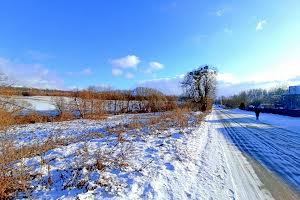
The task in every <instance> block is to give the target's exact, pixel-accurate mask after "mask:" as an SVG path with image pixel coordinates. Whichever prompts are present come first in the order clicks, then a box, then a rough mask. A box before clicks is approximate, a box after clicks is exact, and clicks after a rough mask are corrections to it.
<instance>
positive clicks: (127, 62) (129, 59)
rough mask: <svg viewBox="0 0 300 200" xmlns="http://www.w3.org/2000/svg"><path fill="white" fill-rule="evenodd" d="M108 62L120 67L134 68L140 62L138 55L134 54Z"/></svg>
mask: <svg viewBox="0 0 300 200" xmlns="http://www.w3.org/2000/svg"><path fill="white" fill-rule="evenodd" d="M110 63H111V64H112V65H113V66H114V67H120V68H136V67H137V65H138V64H139V63H140V59H139V57H137V56H135V55H128V56H125V57H122V58H116V59H112V60H111V61H110Z"/></svg>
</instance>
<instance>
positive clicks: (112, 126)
mask: <svg viewBox="0 0 300 200" xmlns="http://www.w3.org/2000/svg"><path fill="white" fill-rule="evenodd" d="M159 115H160V114H155V115H154V114H139V115H119V116H113V117H110V118H108V119H106V120H103V121H91V120H75V121H71V122H60V123H44V124H32V125H26V126H18V127H14V128H13V129H11V130H10V135H13V136H15V137H16V144H18V145H20V146H22V145H25V144H34V143H40V142H42V141H46V140H47V138H49V137H51V136H53V135H55V136H57V137H58V138H60V139H70V138H71V139H74V138H79V140H73V141H74V142H73V143H70V144H67V145H65V146H61V147H59V148H55V149H52V150H49V151H47V152H46V153H44V154H43V155H40V156H37V157H34V158H28V159H24V160H23V162H24V163H25V164H26V165H27V166H28V167H30V168H31V171H32V174H35V178H34V179H33V180H32V182H31V185H32V188H31V197H32V198H33V199H75V198H79V199H251V200H252V199H274V198H275V199H280V198H282V197H280V196H277V194H276V193H274V191H272V188H277V186H278V185H279V186H278V187H279V188H281V189H282V188H283V189H282V192H280V193H282V194H283V195H284V197H286V198H285V199H297V196H295V194H294V193H292V192H291V191H290V190H289V189H287V188H286V187H285V186H282V187H281V185H284V184H283V183H282V182H281V180H280V179H275V181H274V180H272V186H271V187H270V186H269V185H268V187H267V186H266V185H265V184H266V183H268V181H270V180H266V179H269V178H268V177H269V175H268V173H270V174H271V173H274V174H277V175H279V176H280V177H281V178H282V180H284V181H286V183H288V184H290V185H291V186H292V187H294V188H295V189H296V190H297V189H299V171H300V168H299V158H300V156H299V151H300V149H299V147H300V145H299V141H300V140H299V134H298V133H297V132H292V131H289V130H286V129H282V128H278V127H276V128H275V127H274V126H273V125H268V124H266V123H260V122H257V121H256V120H253V117H252V116H249V115H247V114H245V113H239V112H238V111H234V112H232V111H225V110H217V109H215V110H214V111H213V112H212V113H211V114H210V115H208V116H206V118H205V120H204V121H203V122H202V123H195V120H196V119H197V118H196V117H197V115H199V113H194V114H191V115H190V117H189V123H188V125H189V126H188V127H186V128H180V127H178V126H171V125H170V124H168V126H167V127H164V125H163V121H168V118H166V119H164V120H158V121H159V122H157V124H154V123H153V125H151V124H150V125H149V124H147V123H146V122H147V120H149V119H150V118H152V119H153V118H155V117H158V116H159ZM279 117H281V116H279ZM158 119H160V118H158ZM137 121H139V122H140V123H142V124H143V123H145V124H144V125H142V126H141V127H139V126H136V127H135V126H130V123H131V122H137ZM171 123H172V122H171ZM276 125H278V124H276ZM295 127H296V125H295ZM296 128H297V127H296ZM71 141H72V140H71ZM251 159H253V160H255V161H257V162H258V163H261V164H262V166H264V167H265V168H266V169H267V171H266V172H264V173H265V174H264V175H266V176H265V178H264V179H262V177H261V176H260V175H261V174H258V172H257V168H259V167H257V166H258V165H255V166H254V165H253V162H252V161H251ZM99 162H100V163H99ZM49 180H50V181H49ZM275 186H276V187H275ZM22 197H24V194H19V198H22Z"/></svg>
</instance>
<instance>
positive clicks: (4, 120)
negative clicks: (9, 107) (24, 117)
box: [0, 109, 15, 131]
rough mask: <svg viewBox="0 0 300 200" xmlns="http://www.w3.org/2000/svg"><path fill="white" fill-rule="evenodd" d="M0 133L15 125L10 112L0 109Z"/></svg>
mask: <svg viewBox="0 0 300 200" xmlns="http://www.w3.org/2000/svg"><path fill="white" fill-rule="evenodd" d="M0 119H1V120H0V131H5V130H6V129H7V128H8V127H10V126H11V125H13V124H14V123H15V120H14V118H13V116H12V114H11V113H10V112H7V111H5V110H3V109H0Z"/></svg>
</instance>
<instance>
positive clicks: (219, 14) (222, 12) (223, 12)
mask: <svg viewBox="0 0 300 200" xmlns="http://www.w3.org/2000/svg"><path fill="white" fill-rule="evenodd" d="M225 11H226V9H225V8H223V9H219V10H217V11H216V12H215V15H216V16H218V17H222V16H223V15H224V14H225Z"/></svg>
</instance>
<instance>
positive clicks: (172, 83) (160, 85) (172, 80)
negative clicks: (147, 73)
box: [137, 75, 184, 95]
mask: <svg viewBox="0 0 300 200" xmlns="http://www.w3.org/2000/svg"><path fill="white" fill-rule="evenodd" d="M183 77H184V75H177V76H174V77H169V78H158V79H151V80H146V81H139V82H138V83H137V86H141V87H149V88H154V89H157V90H159V91H161V92H163V93H164V94H167V95H180V94H182V89H181V87H180V82H181V81H182V80H183Z"/></svg>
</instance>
